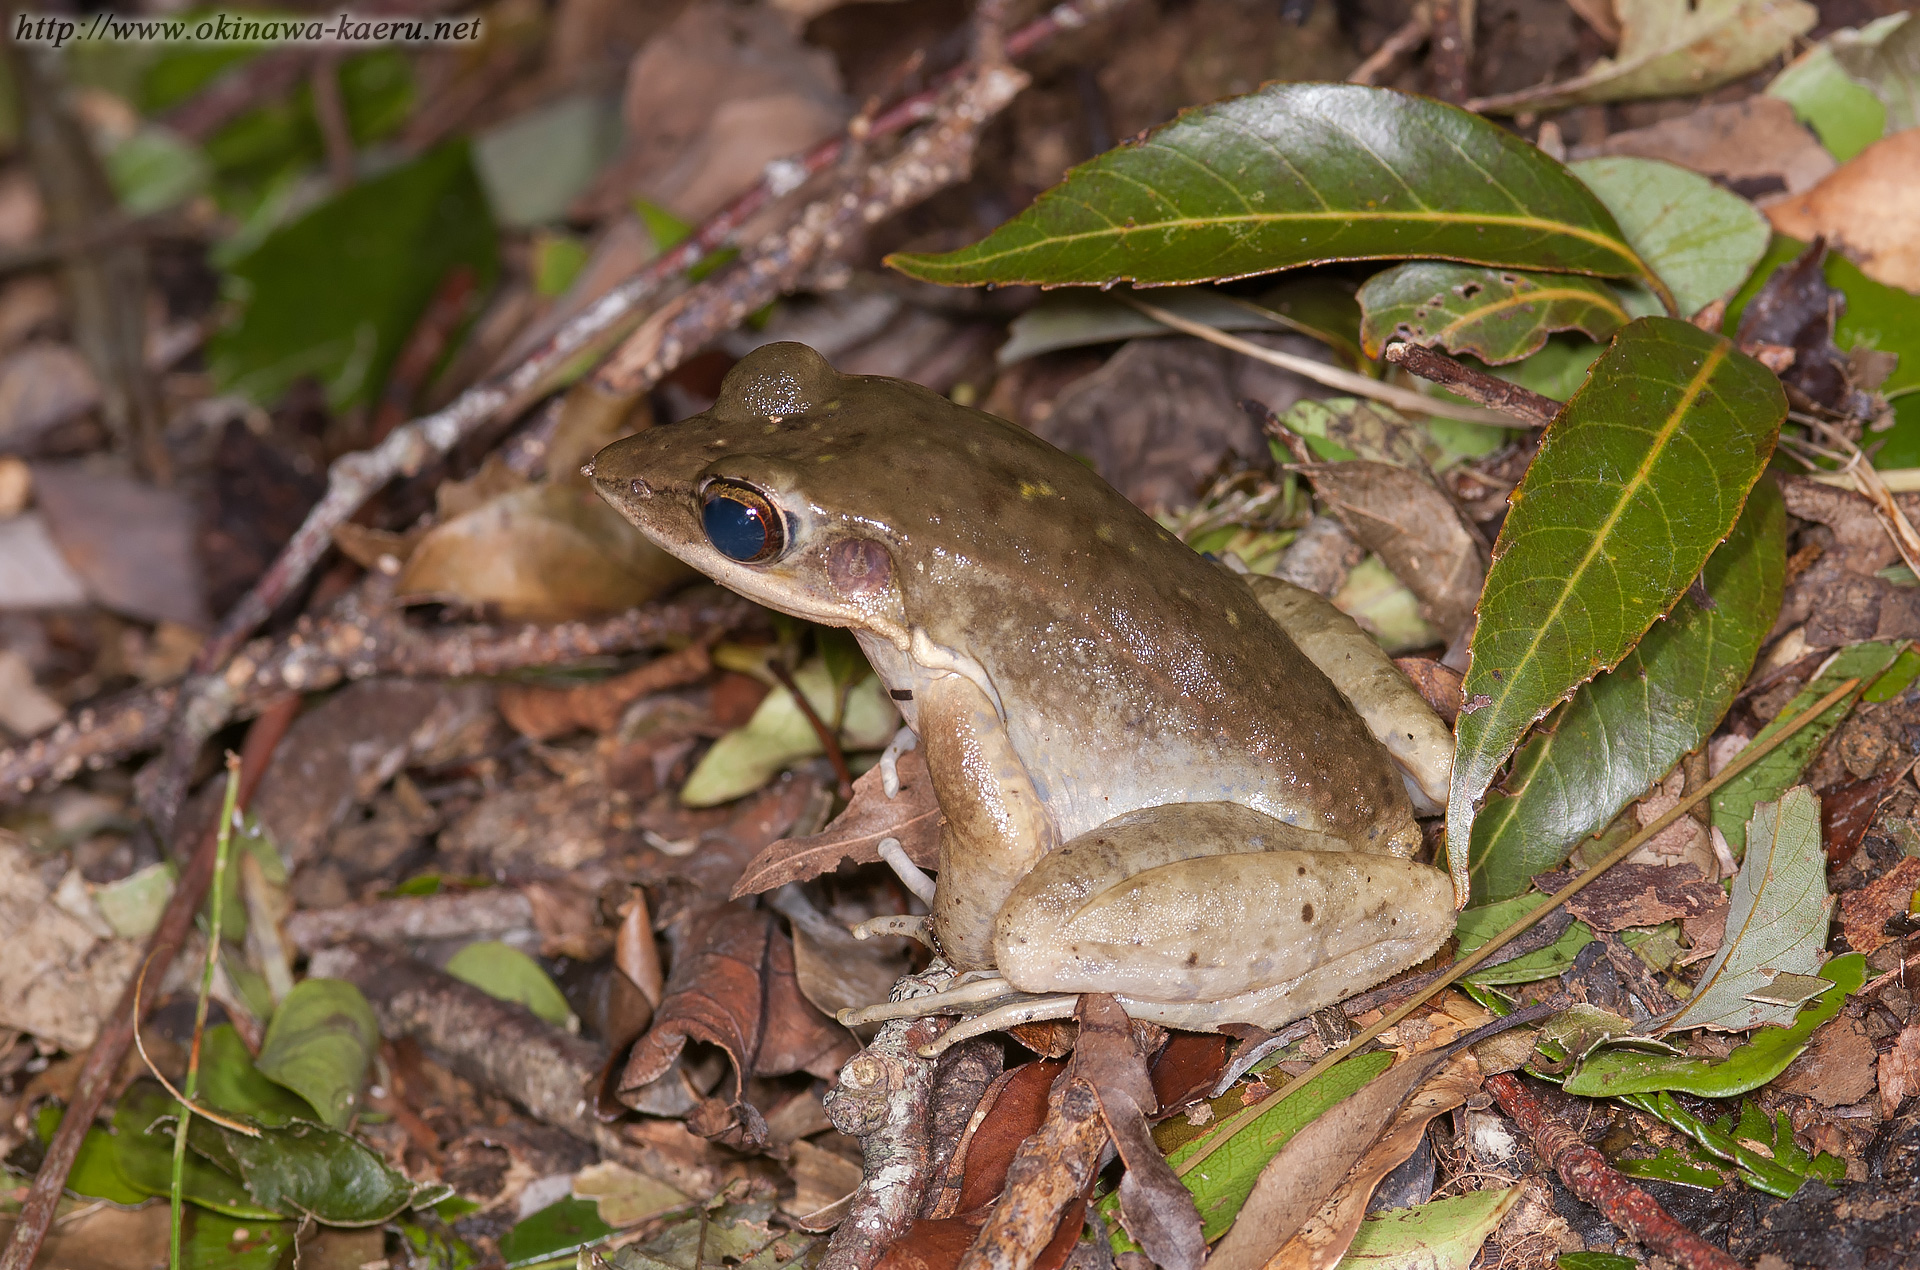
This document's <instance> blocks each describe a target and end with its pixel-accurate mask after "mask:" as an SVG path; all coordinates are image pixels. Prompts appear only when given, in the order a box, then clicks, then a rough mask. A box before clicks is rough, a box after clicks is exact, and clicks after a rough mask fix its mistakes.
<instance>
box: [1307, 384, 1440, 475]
mask: <svg viewBox="0 0 1920 1270" xmlns="http://www.w3.org/2000/svg"><path fill="white" fill-rule="evenodd" d="M1279 423H1280V426H1281V427H1283V428H1285V429H1287V431H1289V432H1291V433H1293V434H1294V435H1295V436H1297V437H1300V438H1301V439H1302V440H1304V441H1305V442H1306V443H1307V448H1308V450H1310V451H1312V453H1313V456H1314V457H1315V458H1317V459H1320V460H1323V461H1324V462H1328V463H1346V462H1350V461H1352V460H1354V459H1366V460H1369V461H1371V462H1374V463H1392V464H1394V465H1395V466H1396V467H1404V468H1411V469H1412V470H1414V471H1416V472H1419V473H1422V474H1423V475H1424V474H1425V473H1426V472H1427V470H1428V469H1427V460H1426V457H1425V456H1424V455H1423V454H1422V453H1421V452H1420V441H1419V438H1418V436H1416V435H1415V433H1414V430H1413V426H1412V425H1411V424H1409V423H1408V422H1407V420H1406V417H1405V416H1404V415H1402V414H1401V413H1400V412H1399V411H1397V410H1395V409H1394V408H1393V407H1392V406H1383V405H1381V404H1380V403H1378V402H1375V401H1363V400H1361V399H1360V398H1358V397H1328V398H1327V399H1326V400H1324V401H1318V400H1315V399H1313V398H1311V397H1303V398H1301V399H1300V400H1299V401H1296V402H1294V403H1293V405H1291V406H1289V407H1288V408H1287V412H1286V413H1285V414H1283V415H1281V416H1279ZM1274 457H1275V458H1276V459H1279V460H1280V461H1282V462H1290V461H1291V458H1290V456H1286V455H1283V454H1282V453H1281V452H1280V450H1279V449H1278V448H1276V449H1275V450H1274Z"/></svg>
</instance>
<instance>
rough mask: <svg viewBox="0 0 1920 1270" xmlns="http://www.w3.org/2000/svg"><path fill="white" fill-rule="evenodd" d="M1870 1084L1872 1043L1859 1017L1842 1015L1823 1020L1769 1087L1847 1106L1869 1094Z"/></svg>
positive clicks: (1839, 1105) (1784, 1092) (1820, 1101)
mask: <svg viewBox="0 0 1920 1270" xmlns="http://www.w3.org/2000/svg"><path fill="white" fill-rule="evenodd" d="M1883 1070H1884V1069H1883ZM1873 1086H1874V1051H1873V1042H1872V1041H1871V1040H1870V1039H1868V1037H1867V1030H1866V1028H1865V1027H1864V1026H1862V1024H1861V1022H1860V1020H1858V1019H1850V1018H1848V1017H1847V1016H1846V1015H1844V1014H1843V1015H1841V1016H1840V1017H1838V1018H1835V1019H1830V1020H1828V1021H1827V1022H1826V1023H1823V1024H1822V1025H1821V1026H1820V1030H1819V1031H1817V1032H1815V1033H1814V1034H1813V1040H1812V1041H1811V1042H1810V1043H1809V1044H1808V1045H1807V1048H1806V1050H1805V1051H1804V1052H1802V1053H1801V1055H1800V1057H1798V1058H1796V1059H1794V1060H1793V1062H1792V1063H1791V1064H1790V1065H1788V1067H1787V1070H1786V1071H1784V1072H1781V1073H1780V1075H1779V1076H1777V1077H1775V1078H1774V1080H1773V1083H1772V1084H1771V1085H1770V1086H1769V1088H1771V1089H1774V1090H1776V1091H1778V1092H1780V1093H1783V1094H1799V1095H1800V1096H1801V1097H1804V1098H1811V1099H1813V1100H1814V1101H1815V1102H1817V1103H1819V1104H1820V1105H1821V1106H1823V1107H1850V1106H1852V1105H1853V1104H1854V1103H1856V1102H1859V1101H1860V1100H1861V1099H1862V1098H1865V1097H1866V1096H1867V1095H1868V1094H1870V1093H1872V1092H1873Z"/></svg>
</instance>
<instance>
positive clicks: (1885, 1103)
mask: <svg viewBox="0 0 1920 1270" xmlns="http://www.w3.org/2000/svg"><path fill="white" fill-rule="evenodd" d="M1877 1075H1878V1080H1879V1084H1880V1115H1881V1116H1882V1117H1883V1118H1884V1119H1887V1120H1891V1119H1893V1117H1894V1114H1895V1113H1896V1112H1898V1111H1899V1110H1900V1104H1901V1103H1903V1102H1905V1101H1906V1100H1907V1099H1908V1098H1910V1097H1911V1096H1913V1095H1914V1094H1916V1093H1920V1023H1909V1024H1908V1025H1907V1026H1906V1027H1904V1028H1902V1029H1901V1031H1900V1035H1899V1036H1897V1037H1895V1038H1894V1042H1893V1048H1892V1049H1890V1050H1888V1051H1887V1052H1886V1053H1884V1054H1882V1055H1881V1056H1880V1067H1879V1072H1878V1073H1877Z"/></svg>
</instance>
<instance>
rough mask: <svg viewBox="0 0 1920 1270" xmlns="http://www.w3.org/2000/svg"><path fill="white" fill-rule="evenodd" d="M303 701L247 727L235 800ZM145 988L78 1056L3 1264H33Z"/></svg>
mask: <svg viewBox="0 0 1920 1270" xmlns="http://www.w3.org/2000/svg"><path fill="white" fill-rule="evenodd" d="M299 704H300V701H299V698H297V697H289V698H287V699H285V701H284V702H282V703H281V704H280V705H279V706H277V707H276V708H274V709H272V710H270V711H267V712H265V713H263V714H262V715H261V716H260V718H259V719H258V720H256V721H255V723H254V725H253V727H252V728H250V729H249V730H248V732H247V739H246V741H245V743H244V744H243V745H242V746H241V761H240V792H239V795H238V797H237V800H236V802H237V805H239V806H245V805H246V803H247V802H248V800H249V799H251V798H252V796H253V790H254V787H255V786H257V785H258V784H259V782H260V776H261V774H262V773H263V772H264V771H265V770H266V767H267V764H268V762H269V761H270V760H271V759H272V757H273V751H274V748H275V747H276V746H277V745H279V743H280V738H281V737H282V736H284V735H286V731H287V727H288V726H289V725H290V724H291V723H292V722H293V716H294V713H295V711H296V710H297V709H298V707H299ZM217 850H218V842H217V837H216V834H215V831H214V830H213V829H209V830H208V831H207V833H206V834H205V835H204V836H203V837H202V838H201V840H200V842H199V844H198V845H197V846H196V847H195V849H194V852H193V856H192V858H191V859H189V860H188V861H187V865H186V868H184V869H182V870H181V871H180V880H179V881H178V882H176V883H175V884H174V888H173V896H172V898H170V899H169V900H168V901H167V907H166V909H165V910H164V911H163V912H162V913H161V914H160V924H159V925H158V926H156V927H155V928H154V932H153V935H152V937H151V938H150V939H149V940H148V942H147V956H146V960H145V962H144V963H143V964H145V965H148V966H151V967H154V968H155V969H156V970H157V971H158V973H160V974H162V975H164V974H165V973H166V971H167V968H168V967H169V966H171V965H172V964H173V959H174V958H175V957H176V956H178V955H179V953H180V948H181V945H183V944H184V943H186V939H187V932H188V931H189V930H191V929H192V927H193V915H194V914H195V913H197V912H198V911H199V910H200V901H201V900H202V899H204V898H205V897H206V894H207V887H208V885H209V884H210V883H211V882H212V881H213V869H214V861H215V855H216V852H217ZM142 986H143V984H142V981H141V980H140V979H137V978H136V979H134V980H132V981H131V982H129V983H128V984H127V986H126V988H125V989H123V990H122V991H121V993H120V1000H119V1001H118V1002H116V1003H115V1005H114V1007H113V1013H112V1014H111V1015H109V1016H108V1017H107V1020H106V1021H105V1022H104V1023H102V1024H101V1025H100V1033H99V1035H98V1036H96V1037H95V1038H94V1042H93V1046H92V1048H90V1049H89V1050H88V1051H87V1056H86V1058H85V1060H83V1061H82V1062H81V1064H80V1073H79V1075H78V1076H76V1077H75V1078H74V1082H73V1096H72V1097H71V1098H70V1099H69V1100H68V1102H67V1114H66V1115H65V1116H64V1117H63V1118H62V1119H61V1121H60V1127H59V1128H58V1129H55V1130H54V1132H53V1141H51V1142H49V1143H48V1144H47V1153H46V1156H45V1158H43V1159H42V1160H41V1162H40V1170H39V1172H37V1173H35V1174H34V1177H33V1185H32V1186H31V1187H30V1188H29V1189H28V1191H27V1198H26V1202H25V1203H23V1204H21V1206H20V1216H19V1218H18V1220H17V1221H16V1222H15V1224H14V1227H13V1238H12V1239H11V1240H10V1241H9V1242H8V1244H7V1247H6V1251H5V1252H4V1253H0V1270H28V1267H30V1266H32V1264H33V1259H34V1257H35V1256H36V1255H37V1254H38V1253H39V1251H40V1244H41V1241H43V1240H44V1239H45V1238H46V1237H47V1228H48V1226H49V1225H51V1224H52V1222H53V1214H54V1209H55V1208H56V1207H57V1206H58V1205H59V1203H60V1195H61V1192H62V1190H63V1188H64V1187H65V1186H66V1184H67V1174H68V1173H69V1172H70V1171H71V1170H72V1169H73V1161H74V1159H75V1157H77V1156H78V1155H79V1154H80V1143H81V1141H82V1140H83V1139H85V1137H86V1135H87V1129H88V1128H89V1127H90V1126H91V1125H92V1124H93V1118H94V1117H95V1116H97V1115H98V1114H100V1107H101V1104H102V1103H104V1102H105V1101H106V1098H107V1092H108V1091H109V1090H110V1089H112V1087H113V1082H114V1076H115V1075H116V1074H117V1073H118V1072H119V1070H120V1061H121V1060H122V1059H124V1058H125V1057H126V1056H127V1046H128V1045H129V1044H131V1043H132V1040H133V1031H134V1028H135V1027H137V1026H138V1025H139V1021H140V1019H141V1018H142V1017H143V1016H144V1015H145V1013H146V1011H147V1008H148V1007H149V1006H150V1005H151V1004H152V1002H151V1001H150V1000H147V999H145V996H144V993H143V992H142V991H141V988H142Z"/></svg>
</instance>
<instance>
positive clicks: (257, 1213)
mask: <svg viewBox="0 0 1920 1270" xmlns="http://www.w3.org/2000/svg"><path fill="white" fill-rule="evenodd" d="M179 1110H180V1104H179V1103H177V1102H175V1101H174V1100H173V1099H172V1098H170V1097H169V1096H168V1095H167V1092H166V1091H165V1090H164V1089H162V1088H161V1087H160V1084H159V1082H158V1081H153V1080H149V1079H147V1078H145V1077H142V1078H141V1079H139V1080H136V1081H134V1082H133V1083H132V1084H131V1085H129V1086H127V1089H126V1092H125V1093H123V1094H121V1095H120V1101H119V1103H118V1104H117V1105H116V1106H115V1107H114V1110H113V1159H114V1164H115V1166H116V1167H117V1168H118V1169H119V1171H120V1175H121V1176H122V1177H124V1178H125V1179H126V1180H127V1181H128V1182H130V1183H131V1184H132V1185H133V1187H134V1188H135V1189H136V1190H140V1191H144V1192H145V1193H147V1194H148V1195H165V1194H167V1193H168V1191H169V1189H170V1188H171V1186H172V1181H173V1121H172V1119H171V1117H172V1116H173V1115H175V1114H176V1113H177V1112H178V1111H179ZM155 1121H160V1122H161V1125H162V1128H161V1130H159V1131H157V1132H152V1133H150V1132H148V1130H149V1129H151V1128H152V1127H153V1125H154V1122H155ZM194 1123H195V1124H201V1123H204V1122H203V1121H202V1120H201V1119H200V1117H198V1116H196V1117H194ZM181 1193H182V1194H183V1195H184V1196H185V1197H186V1199H187V1202H188V1203H191V1204H198V1205H200V1206H201V1207H202V1208H211V1209H213V1210H214V1211H215V1212H218V1213H225V1214H227V1215H228V1216H229V1217H237V1218H240V1219H241V1220H243V1221H258V1220H262V1219H265V1220H272V1219H273V1218H276V1217H279V1216H281V1215H282V1214H281V1213H279V1212H278V1211H277V1210H275V1209H272V1208H268V1207H266V1206H264V1205H262V1204H260V1203H258V1202H256V1201H255V1200H254V1199H253V1197H252V1196H250V1195H248V1194H247V1192H246V1189H245V1188H244V1187H242V1186H241V1185H240V1183H239V1181H237V1180H236V1179H235V1178H234V1177H233V1176H232V1175H230V1174H228V1173H226V1172H225V1171H223V1170H221V1169H219V1168H217V1167H215V1166H214V1165H213V1164H211V1163H209V1162H208V1161H206V1160H204V1159H202V1158H201V1157H200V1156H197V1155H194V1154H192V1153H191V1152H189V1153H188V1155H187V1158H186V1165H185V1168H184V1170H183V1172H182V1174H181Z"/></svg>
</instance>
